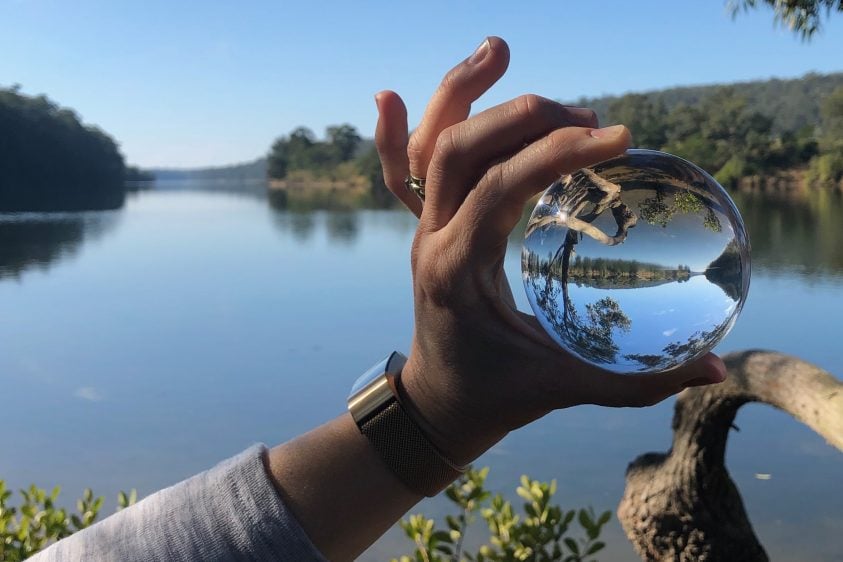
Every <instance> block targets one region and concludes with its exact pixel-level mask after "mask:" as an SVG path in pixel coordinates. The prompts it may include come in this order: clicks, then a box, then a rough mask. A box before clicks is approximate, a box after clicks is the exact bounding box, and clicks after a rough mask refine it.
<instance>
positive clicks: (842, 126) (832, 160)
mask: <svg viewBox="0 0 843 562" xmlns="http://www.w3.org/2000/svg"><path fill="white" fill-rule="evenodd" d="M820 115H821V121H820V125H819V127H818V132H819V135H818V137H819V155H817V156H816V157H815V158H813V159H812V160H811V163H810V166H809V169H808V181H809V182H811V183H814V184H818V185H833V184H834V183H837V182H840V181H841V180H843V86H841V87H839V88H837V89H836V90H834V91H833V92H832V93H831V94H829V95H828V96H826V98H825V99H823V102H822V105H821V106H820Z"/></svg>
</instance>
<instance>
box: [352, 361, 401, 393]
mask: <svg viewBox="0 0 843 562" xmlns="http://www.w3.org/2000/svg"><path fill="white" fill-rule="evenodd" d="M391 358H392V354H391V353H390V354H389V355H388V356H386V357H385V358H384V359H383V361H378V363H377V364H375V365H374V366H373V367H372V368H371V369H369V370H368V371H366V372H365V373H363V374H362V375H361V376H360V378H358V379H357V380H356V381H354V384H353V385H352V386H351V394H350V395H349V396H354V395H355V394H357V393H358V392H360V391H361V390H363V389H364V388H366V386H367V385H368V384H369V383H370V382H372V381H373V380H375V379H377V378H378V377H379V376H381V375H382V374H384V373H385V372H386V368H387V366H388V365H389V360H390V359H391Z"/></svg>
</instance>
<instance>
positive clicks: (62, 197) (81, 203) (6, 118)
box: [0, 87, 126, 212]
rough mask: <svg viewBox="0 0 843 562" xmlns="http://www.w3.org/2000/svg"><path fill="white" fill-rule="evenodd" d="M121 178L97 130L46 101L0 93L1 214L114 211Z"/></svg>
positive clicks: (121, 166) (115, 153)
mask: <svg viewBox="0 0 843 562" xmlns="http://www.w3.org/2000/svg"><path fill="white" fill-rule="evenodd" d="M125 177H126V165H125V162H124V160H123V156H122V155H121V154H120V151H119V150H118V148H117V144H116V143H115V142H114V140H113V139H112V138H111V137H109V136H108V135H107V134H105V133H104V132H103V131H102V130H100V129H99V128H97V127H94V126H90V125H85V124H83V123H82V122H81V121H80V120H79V118H78V116H77V115H76V114H75V113H74V112H73V111H72V110H71V109H68V108H63V107H60V106H59V105H57V104H56V103H54V102H53V101H51V100H49V99H48V98H47V97H46V96H35V97H30V96H26V95H23V94H21V93H20V89H19V88H18V87H14V88H11V89H0V212H2V211H74V210H86V209H114V208H118V207H120V206H122V205H123V201H124V199H125V196H126V186H125V183H124V180H125Z"/></svg>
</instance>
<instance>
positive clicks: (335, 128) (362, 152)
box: [267, 123, 394, 205]
mask: <svg viewBox="0 0 843 562" xmlns="http://www.w3.org/2000/svg"><path fill="white" fill-rule="evenodd" d="M267 175H268V177H269V179H270V180H288V181H293V182H299V183H309V182H312V183H319V182H323V181H326V180H327V181H330V182H336V183H339V184H358V183H365V184H368V186H369V199H370V200H371V202H372V203H374V204H377V205H389V204H392V203H393V202H394V200H393V198H392V197H391V195H390V193H389V191H388V190H387V188H386V185H385V184H384V181H383V171H382V170H381V163H380V158H379V157H378V153H377V150H376V149H375V147H374V145H373V144H372V142H371V141H365V140H363V138H362V137H361V136H360V134H359V133H358V132H357V129H356V128H354V127H353V126H352V125H349V124H347V123H346V124H342V125H332V126H330V127H328V128H327V129H325V140H318V139H317V138H316V135H314V133H313V131H311V130H310V129H308V128H307V127H298V128H296V129H294V130H293V131H292V132H290V134H289V135H285V136H282V137H279V138H278V139H276V140H275V142H274V143H273V144H272V147H271V148H270V150H269V154H268V156H267Z"/></svg>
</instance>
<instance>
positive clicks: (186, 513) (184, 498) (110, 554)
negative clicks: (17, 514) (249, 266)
mask: <svg viewBox="0 0 843 562" xmlns="http://www.w3.org/2000/svg"><path fill="white" fill-rule="evenodd" d="M265 452H266V447H264V446H262V445H255V446H254V447H251V448H249V449H247V450H246V451H244V452H242V453H240V454H239V455H237V456H236V457H233V458H231V459H228V460H226V461H224V462H222V463H220V464H218V465H217V466H215V467H214V468H212V469H211V470H208V471H206V472H203V473H201V474H197V475H196V476H194V477H192V478H190V479H188V480H185V481H184V482H181V483H179V484H176V485H175V486H172V487H170V488H166V489H164V490H161V491H160V492H157V493H155V494H153V495H151V496H149V497H147V498H145V499H144V500H143V501H140V502H138V503H137V504H135V505H134V506H132V507H130V508H128V509H124V510H122V511H120V512H118V513H115V514H114V515H112V516H111V517H108V518H106V519H104V520H103V521H101V522H99V523H97V524H96V525H93V526H91V527H89V528H87V529H84V530H82V531H79V532H78V533H75V534H73V535H71V536H70V537H67V538H66V539H63V540H61V541H59V542H57V543H56V544H54V545H52V546H51V547H50V548H48V549H46V550H44V551H43V552H41V553H40V554H38V555H36V556H35V557H33V558H30V560H34V561H36V562H47V561H50V562H53V561H62V562H65V561H68V560H70V561H73V560H92V561H98V560H108V561H123V560H127V561H135V560H137V561H141V560H143V561H159V560H160V561H171V560H173V561H178V560H290V561H296V562H304V561H309V560H317V561H320V562H324V561H325V558H324V557H323V556H322V555H321V554H320V553H319V551H317V550H316V548H315V547H314V546H313V544H312V543H311V542H310V539H309V538H308V537H307V535H306V534H305V532H304V530H303V529H302V528H301V526H299V523H298V521H296V519H295V517H294V516H293V514H292V513H291V512H290V510H289V509H288V508H287V507H286V506H285V505H284V503H283V502H282V501H281V498H280V496H279V495H278V492H277V491H276V490H275V488H274V486H273V484H272V482H271V481H270V479H269V475H268V474H267V473H266V470H265V468H264V464H263V455H264V454H265Z"/></svg>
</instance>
